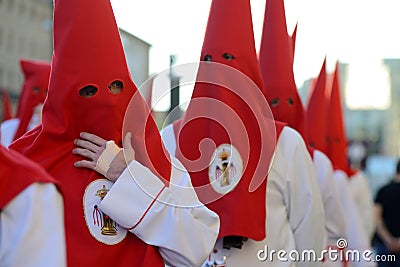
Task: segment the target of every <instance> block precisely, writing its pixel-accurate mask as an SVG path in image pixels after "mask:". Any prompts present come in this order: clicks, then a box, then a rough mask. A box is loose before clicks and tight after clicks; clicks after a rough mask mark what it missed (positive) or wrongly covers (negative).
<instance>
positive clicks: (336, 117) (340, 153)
mask: <svg viewBox="0 0 400 267" xmlns="http://www.w3.org/2000/svg"><path fill="white" fill-rule="evenodd" d="M330 87H331V90H330V92H329V93H330V102H329V111H328V119H327V120H328V121H329V123H328V125H327V126H328V127H327V131H328V133H327V136H328V146H327V155H328V157H329V158H330V159H331V161H332V165H333V168H334V169H335V170H343V171H345V172H348V170H349V163H348V161H347V138H346V131H345V128H344V121H343V109H342V99H341V90H340V80H339V63H338V62H336V67H335V71H334V74H333V77H332V83H331V86H330Z"/></svg>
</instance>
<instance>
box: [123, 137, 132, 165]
mask: <svg viewBox="0 0 400 267" xmlns="http://www.w3.org/2000/svg"><path fill="white" fill-rule="evenodd" d="M131 138H132V133H131V132H127V133H126V135H125V137H124V140H123V142H122V146H123V148H124V156H125V159H126V162H127V163H128V164H129V163H130V162H131V161H132V160H135V150H134V149H133V147H132V141H131Z"/></svg>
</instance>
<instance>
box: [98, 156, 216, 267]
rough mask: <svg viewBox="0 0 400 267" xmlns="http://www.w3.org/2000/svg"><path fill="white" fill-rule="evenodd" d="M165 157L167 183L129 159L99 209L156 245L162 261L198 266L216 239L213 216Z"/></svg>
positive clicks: (178, 168)
mask: <svg viewBox="0 0 400 267" xmlns="http://www.w3.org/2000/svg"><path fill="white" fill-rule="evenodd" d="M171 159H172V172H171V178H170V185H169V187H165V186H164V184H163V183H162V182H161V180H160V179H159V178H158V177H157V176H155V175H154V174H153V173H152V172H151V171H150V170H149V169H148V168H146V167H144V166H143V165H141V164H140V163H139V162H137V161H132V162H131V163H130V164H129V166H128V168H126V169H125V171H124V172H123V173H122V174H121V176H120V177H119V178H118V180H117V181H116V182H115V184H114V185H113V186H112V187H111V189H110V191H109V192H108V193H107V195H106V197H105V198H104V199H103V200H102V202H101V203H100V209H101V210H102V211H103V212H104V213H106V214H107V215H109V216H110V217H111V218H112V219H113V220H114V221H115V222H117V223H118V224H119V225H121V226H122V227H125V228H127V229H129V231H130V232H132V233H134V234H135V235H136V236H138V237H139V238H140V239H142V240H143V241H144V242H146V243H147V244H150V245H154V246H157V247H159V251H160V254H161V256H162V257H163V259H164V261H165V262H166V264H169V265H171V266H200V265H201V263H202V262H204V260H205V259H206V258H207V256H208V254H209V253H210V251H211V250H212V248H213V245H214V243H215V241H216V239H217V236H218V231H219V217H218V215H217V214H216V213H214V212H212V211H211V210H209V209H208V208H206V207H205V206H204V205H203V204H202V203H201V202H200V201H199V200H198V198H197V195H196V193H195V191H194V189H193V187H192V184H191V181H190V177H189V174H188V173H187V172H186V170H185V168H183V165H182V164H181V163H180V162H179V161H178V160H177V159H176V158H173V157H171Z"/></svg>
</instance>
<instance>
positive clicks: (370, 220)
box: [349, 171, 375, 240]
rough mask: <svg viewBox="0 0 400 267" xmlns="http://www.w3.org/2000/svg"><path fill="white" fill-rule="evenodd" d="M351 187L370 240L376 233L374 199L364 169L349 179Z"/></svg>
mask: <svg viewBox="0 0 400 267" xmlns="http://www.w3.org/2000/svg"><path fill="white" fill-rule="evenodd" d="M349 186H350V187H349V188H350V191H351V193H352V195H353V198H354V201H355V203H356V205H357V208H358V211H359V213H360V216H361V221H362V224H363V227H364V229H365V232H366V233H367V235H368V238H369V240H372V237H373V235H374V233H375V216H374V200H373V197H372V192H371V188H370V186H369V184H368V180H367V177H366V176H365V173H364V172H362V171H357V173H356V174H354V175H353V176H352V177H350V180H349Z"/></svg>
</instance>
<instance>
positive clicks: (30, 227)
mask: <svg viewBox="0 0 400 267" xmlns="http://www.w3.org/2000/svg"><path fill="white" fill-rule="evenodd" d="M3 190H6V188H4V189H3ZM63 212H64V209H63V200H62V197H61V195H60V193H59V192H58V191H57V189H56V187H55V186H54V185H53V184H49V183H33V184H31V185H30V186H28V187H27V188H25V190H23V191H22V192H21V193H19V194H18V195H17V196H16V197H14V198H13V199H12V200H11V201H10V202H9V203H8V204H7V205H6V206H5V207H4V208H3V210H1V212H0V266H7V267H20V266H24V267H64V266H66V250H65V235H64V213H63Z"/></svg>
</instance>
